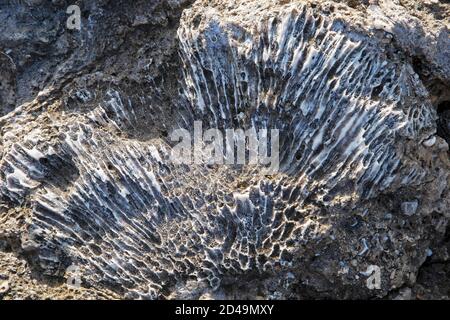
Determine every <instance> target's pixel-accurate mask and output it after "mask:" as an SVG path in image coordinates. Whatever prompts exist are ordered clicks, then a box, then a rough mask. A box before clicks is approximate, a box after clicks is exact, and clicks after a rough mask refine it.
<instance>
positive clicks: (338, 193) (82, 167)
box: [0, 1, 446, 299]
mask: <svg viewBox="0 0 450 320" xmlns="http://www.w3.org/2000/svg"><path fill="white" fill-rule="evenodd" d="M250 12H251V16H250V14H249V13H250ZM231 13H233V14H231ZM236 17H238V18H236ZM178 40H179V55H180V59H181V62H182V63H181V64H180V69H179V70H178V74H179V85H180V88H179V96H178V97H177V105H176V112H175V114H174V122H173V124H172V125H171V127H170V129H176V128H192V126H193V122H194V121H195V120H202V121H203V124H204V126H209V127H217V128H222V129H226V128H245V129H247V128H250V127H254V128H268V129H271V128H278V129H280V130H281V131H280V132H281V133H280V138H281V148H280V150H281V154H280V161H281V166H280V171H279V173H278V174H273V175H271V176H266V175H264V173H263V171H262V170H261V168H260V167H257V166H256V167H251V166H250V167H240V166H220V167H217V166H210V165H207V164H204V165H192V166H187V165H175V164H173V163H172V162H171V161H170V150H171V147H172V146H173V144H172V143H171V142H170V141H169V140H168V139H167V138H160V137H158V138H154V139H146V140H138V139H134V138H132V137H131V138H130V137H128V136H126V135H124V134H122V133H124V132H126V131H127V130H128V129H129V128H133V127H136V126H137V125H138V124H139V121H141V120H140V117H141V115H138V111H137V106H138V105H139V104H138V103H137V102H136V101H133V100H132V99H130V98H129V97H128V96H127V94H126V93H124V92H122V91H121V90H120V89H114V88H111V89H109V90H108V91H107V92H106V93H105V95H104V98H103V99H100V101H98V104H97V105H96V106H95V108H94V109H93V110H90V111H87V112H84V113H82V112H68V113H58V115H57V116H56V115H55V117H53V118H52V122H51V124H50V125H48V126H45V127H43V126H41V125H40V123H44V122H45V117H47V115H45V114H40V115H39V116H37V117H36V119H35V120H34V121H33V122H32V123H31V124H26V125H25V122H26V121H27V120H26V119H24V120H21V117H25V118H26V114H27V112H26V111H23V112H22V113H20V112H19V113H15V114H14V113H13V114H9V115H6V116H4V117H3V118H2V122H3V123H9V125H10V128H14V129H11V131H10V132H7V133H6V134H5V135H4V136H3V155H2V158H1V162H0V195H1V199H2V202H3V203H8V206H9V207H22V208H27V209H29V214H28V215H27V218H26V221H25V222H24V226H23V228H24V232H23V234H22V235H21V243H22V244H21V245H22V247H23V248H24V250H27V251H29V252H31V253H32V254H33V256H34V259H35V260H36V261H37V266H38V268H40V270H42V271H43V272H44V273H45V274H48V275H53V276H61V275H64V270H65V268H67V266H69V265H70V264H76V265H78V266H81V269H82V274H83V281H84V282H85V283H88V284H89V285H93V286H105V287H107V288H109V289H112V290H114V291H116V292H119V293H121V294H125V295H126V296H127V297H143V298H153V299H155V298H177V297H185V293H186V292H187V291H188V292H190V294H191V295H192V296H194V297H199V296H201V295H202V294H205V293H208V292H213V293H215V294H220V293H223V292H226V290H231V291H233V290H235V289H230V286H231V287H232V286H234V285H236V286H237V287H240V286H244V287H245V284H242V282H247V283H248V284H249V285H250V284H255V287H261V286H264V287H265V288H268V290H269V292H271V293H272V294H273V296H271V297H272V298H281V297H289V296H290V294H291V293H289V290H288V289H289V287H290V285H291V284H292V283H296V284H297V285H301V286H305V287H306V288H312V289H311V290H313V291H315V292H323V295H324V296H330V295H331V296H333V295H334V296H336V295H338V294H343V297H349V296H358V295H363V296H364V295H365V296H369V295H371V294H373V293H371V292H370V290H369V289H368V288H367V286H366V282H365V281H366V277H365V276H364V275H363V273H364V272H365V271H366V269H367V267H368V266H370V265H372V264H374V263H375V261H371V259H375V258H370V257H372V256H371V255H369V254H368V253H369V252H371V254H373V255H374V256H375V257H377V258H378V257H382V259H383V260H384V261H385V262H386V265H385V266H384V270H383V274H382V279H381V281H382V288H380V290H381V292H384V293H386V292H388V291H389V290H391V289H392V288H395V287H399V286H401V285H402V284H403V283H404V282H405V281H406V280H405V278H406V277H407V275H409V273H411V272H415V271H416V270H415V269H414V268H415V267H417V266H418V265H419V264H418V263H416V264H414V263H412V262H411V261H415V260H421V259H424V258H425V256H426V253H425V248H424V247H423V245H416V244H417V243H418V242H419V240H422V241H423V239H422V238H421V237H422V235H423V234H425V232H422V233H419V236H418V237H416V238H412V237H413V234H414V232H413V230H416V229H414V228H418V226H419V225H420V223H421V219H422V218H423V217H426V216H427V215H428V214H429V211H427V209H426V208H427V205H429V203H435V202H439V201H441V202H442V201H443V200H442V199H440V197H441V194H442V192H443V191H444V189H445V185H446V175H445V174H444V173H442V171H441V172H440V173H439V174H440V175H438V174H437V173H436V172H432V169H433V165H429V166H423V165H422V164H421V161H422V159H420V158H419V157H417V156H414V155H407V154H406V152H407V151H406V149H405V148H406V147H405V148H402V146H409V145H410V144H411V143H415V144H417V143H418V142H419V145H420V147H421V148H428V149H429V150H430V151H429V152H432V153H433V152H434V153H437V152H438V151H437V146H436V143H432V144H430V143H429V144H428V146H427V145H426V144H425V145H421V144H420V143H421V142H426V141H430V139H436V137H435V136H434V134H435V131H436V127H435V120H436V113H435V111H434V110H433V108H432V106H431V104H430V103H429V102H428V100H427V99H423V98H422V97H423V96H424V95H426V92H425V89H424V88H423V86H422V84H421V83H420V81H419V80H418V79H417V77H416V76H415V73H414V71H413V70H412V68H411V66H410V65H408V64H406V63H403V62H401V60H400V59H399V57H397V56H395V55H388V54H387V53H386V52H384V51H383V50H382V47H381V46H380V44H379V43H378V42H377V40H374V39H372V38H370V37H369V36H367V35H365V34H364V33H363V32H360V31H355V30H351V28H350V27H349V26H348V25H347V24H346V23H345V22H343V21H341V20H339V19H333V18H332V17H327V16H324V15H322V14H321V13H320V11H319V10H318V9H317V8H314V7H311V6H310V5H308V4H300V3H298V2H294V3H290V4H283V5H282V4H280V5H278V6H276V9H273V10H272V9H268V8H266V7H264V6H259V5H258V3H257V1H247V2H245V3H244V2H243V3H241V5H240V6H238V7H237V8H236V9H229V11H226V10H225V9H224V8H221V7H218V6H216V7H215V6H214V5H213V4H212V5H210V6H208V5H205V3H202V2H201V1H200V3H198V4H195V5H194V6H193V7H192V8H190V9H187V10H186V11H185V12H184V13H183V17H182V20H181V23H180V26H179V28H178ZM95 95H96V92H95V91H94V90H92V88H83V89H79V90H78V91H76V92H75V93H74V94H73V97H74V99H77V100H78V101H79V103H80V104H86V103H87V102H91V101H93V100H94V101H97V100H95ZM145 99H146V98H145V97H142V100H143V101H146V100H145ZM96 103H97V102H96ZM159 112H164V110H162V109H158V107H157V106H152V108H151V109H150V113H154V114H156V113H159ZM151 116H152V115H151V114H149V117H151ZM21 123H22V124H21ZM154 125H155V126H157V125H158V124H156V123H155V124H154ZM14 137H18V138H14ZM439 141H440V140H439ZM427 183H431V184H434V185H440V186H441V187H439V191H440V192H436V194H435V195H434V196H432V197H430V199H431V200H423V201H422V199H421V196H420V194H419V193H418V192H417V193H415V192H416V190H418V189H417V188H418V187H417V186H419V185H423V186H425V185H426V184H427ZM401 190H404V191H403V192H404V195H401V196H399V197H398V199H394V202H393V203H389V204H388V203H385V201H384V199H385V198H384V197H385V196H386V195H389V194H395V193H402V191H401ZM405 197H408V199H405ZM414 199H416V200H415V201H416V207H415V209H416V210H414V212H412V213H411V214H410V215H409V216H411V217H406V215H405V217H406V218H407V219H409V220H408V221H409V222H408V223H409V224H410V225H412V226H413V227H411V229H409V228H408V227H405V220H404V219H403V218H404V217H401V216H398V215H396V216H394V217H393V216H392V214H390V213H388V212H389V210H391V209H392V208H394V207H397V208H402V206H401V203H402V200H405V201H414ZM417 199H419V201H418V200H417ZM417 207H418V208H417ZM444 207H445V205H444ZM443 210H445V208H444V209H443ZM399 211H400V209H399ZM416 211H418V213H416ZM388 214H389V215H390V216H389V215H388ZM368 216H371V217H372V218H371V219H372V220H370V221H369V222H367V217H368ZM5 217H6V218H4V220H5V221H7V220H8V219H11V215H10V214H8V215H6V216H5ZM385 219H391V220H392V222H391V224H390V229H389V230H388V229H384V230H382V229H380V230H379V231H378V232H377V234H376V235H373V234H372V233H371V231H372V229H373V228H375V226H377V225H379V223H380V221H383V220H385ZM365 222H366V223H365ZM408 237H409V239H410V243H413V244H414V245H411V246H409V245H408V244H405V242H404V239H405V238H408ZM424 237H426V236H424ZM424 245H426V244H424ZM398 255H403V256H404V257H405V258H404V259H403V260H399V259H398V258H397V257H398ZM336 256H339V257H340V258H339V259H338V260H336V259H334V258H333V257H336ZM369 256H370V257H369ZM353 261H356V263H355V262H353ZM411 264H412V265H414V266H413V267H411V266H410V265H411ZM394 270H400V271H399V274H395V272H394V275H393V273H392V272H393V271H394ZM330 282H331V283H333V282H338V283H342V284H343V286H344V287H345V288H347V286H352V287H353V289H348V290H347V289H346V290H343V291H341V292H340V293H336V292H334V293H333V291H332V290H333V289H331V290H330V289H328V291H327V290H323V287H324V286H325V285H326V283H330ZM227 288H228V289H227ZM342 292H344V293H342Z"/></svg>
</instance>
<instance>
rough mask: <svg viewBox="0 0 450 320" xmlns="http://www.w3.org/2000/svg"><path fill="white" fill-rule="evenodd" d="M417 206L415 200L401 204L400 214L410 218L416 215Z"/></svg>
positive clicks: (417, 203)
mask: <svg viewBox="0 0 450 320" xmlns="http://www.w3.org/2000/svg"><path fill="white" fill-rule="evenodd" d="M418 206H419V202H418V201H417V200H415V201H410V202H403V203H402V207H401V209H402V213H403V214H405V215H407V216H412V215H414V214H416V212H417V208H418Z"/></svg>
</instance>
